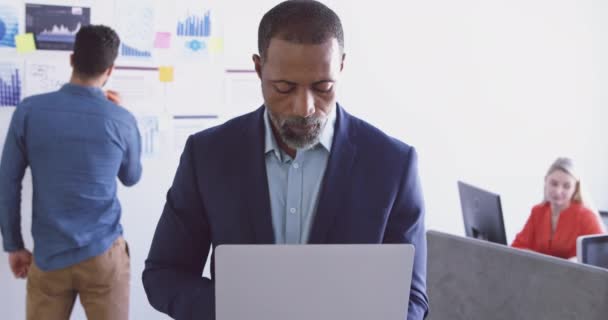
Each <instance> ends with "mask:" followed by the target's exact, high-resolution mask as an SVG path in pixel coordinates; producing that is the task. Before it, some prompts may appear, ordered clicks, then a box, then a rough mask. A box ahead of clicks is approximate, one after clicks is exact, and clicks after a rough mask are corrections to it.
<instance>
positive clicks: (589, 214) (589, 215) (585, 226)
mask: <svg viewBox="0 0 608 320" xmlns="http://www.w3.org/2000/svg"><path fill="white" fill-rule="evenodd" d="M583 213H584V215H583V218H582V219H581V223H582V226H581V231H582V232H581V234H580V235H581V236H584V235H591V234H603V233H606V230H605V229H604V224H603V223H602V220H601V218H600V216H599V214H597V213H595V212H593V211H591V210H586V211H585V212H583Z"/></svg>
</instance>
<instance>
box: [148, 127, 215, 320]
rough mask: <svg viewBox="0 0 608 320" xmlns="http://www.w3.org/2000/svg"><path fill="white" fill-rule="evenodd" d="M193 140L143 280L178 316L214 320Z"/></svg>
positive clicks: (153, 300) (159, 305)
mask: <svg viewBox="0 0 608 320" xmlns="http://www.w3.org/2000/svg"><path fill="white" fill-rule="evenodd" d="M196 160H197V159H196V157H195V152H194V146H193V138H192V137H190V138H188V141H187V142H186V146H185V149H184V152H183V153H182V156H181V160H180V164H179V167H178V169H177V173H176V174H175V178H174V181H173V185H172V186H171V188H170V189H169V191H168V193H167V200H166V203H165V207H164V210H163V213H162V216H161V218H160V221H159V222H158V225H157V227H156V231H155V234H154V239H153V240H152V246H151V248H150V252H149V254H148V258H147V260H146V265H145V269H144V272H143V276H142V280H143V284H144V288H145V291H146V294H147V296H148V300H149V302H150V304H151V305H152V306H153V307H154V308H155V309H157V310H159V311H161V312H163V313H166V314H168V315H169V316H171V317H173V318H174V319H179V320H186V319H197V320H212V319H214V312H215V311H214V307H215V300H214V286H213V282H212V281H211V279H208V278H204V277H202V272H203V268H204V266H205V263H206V262H207V255H208V254H209V250H210V246H211V235H210V231H209V224H208V221H207V218H206V213H205V209H204V206H203V202H202V199H201V197H200V194H199V191H198V190H199V188H198V184H197V172H196V167H195V165H194V164H195V163H197V161H196Z"/></svg>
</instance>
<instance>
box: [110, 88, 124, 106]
mask: <svg viewBox="0 0 608 320" xmlns="http://www.w3.org/2000/svg"><path fill="white" fill-rule="evenodd" d="M106 98H108V100H110V101H112V102H114V103H115V104H117V105H121V103H122V98H121V97H120V94H119V93H118V92H116V91H114V90H106Z"/></svg>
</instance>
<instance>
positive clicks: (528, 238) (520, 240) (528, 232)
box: [511, 209, 536, 250]
mask: <svg viewBox="0 0 608 320" xmlns="http://www.w3.org/2000/svg"><path fill="white" fill-rule="evenodd" d="M534 218H535V217H534V209H532V212H530V216H529V217H528V220H527V221H526V224H525V225H524V228H523V229H522V230H521V231H520V232H519V233H518V234H517V236H515V240H513V243H512V244H511V247H513V248H518V249H528V250H531V249H532V248H531V242H532V237H533V236H534V230H535V229H536V227H535V226H536V223H535V219H534Z"/></svg>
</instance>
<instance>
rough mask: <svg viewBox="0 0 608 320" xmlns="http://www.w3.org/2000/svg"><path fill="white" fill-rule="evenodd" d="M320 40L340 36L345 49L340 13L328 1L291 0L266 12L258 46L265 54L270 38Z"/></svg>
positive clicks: (318, 41) (316, 41)
mask: <svg viewBox="0 0 608 320" xmlns="http://www.w3.org/2000/svg"><path fill="white" fill-rule="evenodd" d="M274 37H278V38H279V39H281V40H285V41H289V42H294V43H305V44H320V43H323V42H325V41H327V40H328V39H331V38H336V39H337V40H338V44H339V45H340V50H341V51H344V32H343V31H342V23H341V22H340V18H339V17H338V15H337V14H336V13H335V12H334V11H332V10H331V9H330V8H328V7H327V6H326V5H324V4H322V3H320V2H317V1H313V0H288V1H285V2H282V3H280V4H278V5H276V6H275V7H274V8H272V9H270V11H268V12H266V14H265V15H264V17H262V21H260V26H259V28H258V50H259V52H260V56H262V58H264V57H266V50H267V49H268V46H269V45H270V39H272V38H274Z"/></svg>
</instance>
